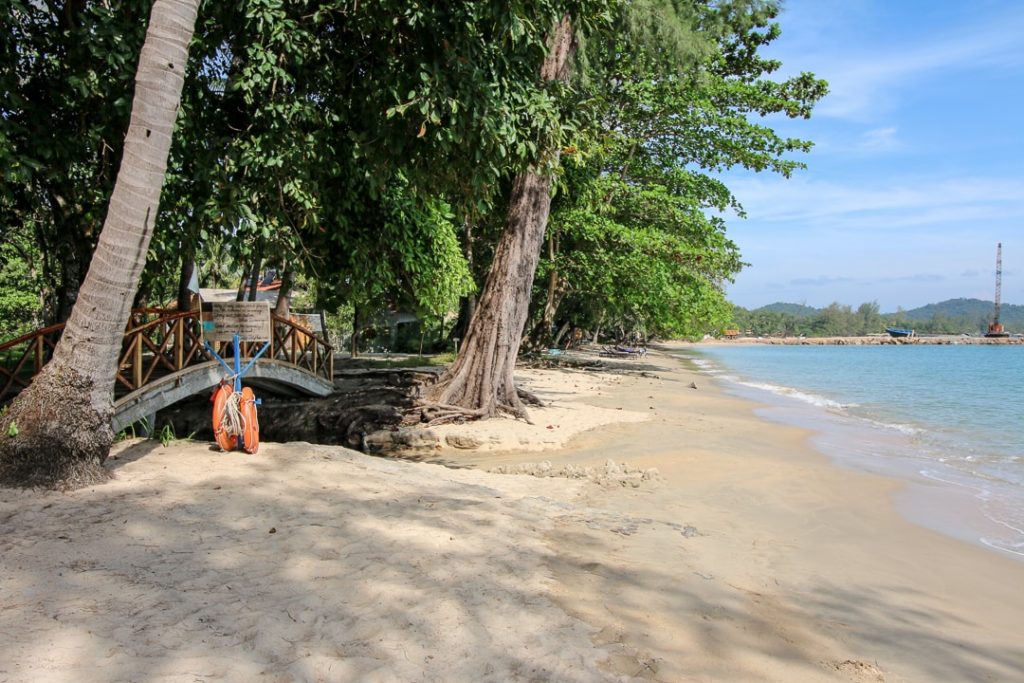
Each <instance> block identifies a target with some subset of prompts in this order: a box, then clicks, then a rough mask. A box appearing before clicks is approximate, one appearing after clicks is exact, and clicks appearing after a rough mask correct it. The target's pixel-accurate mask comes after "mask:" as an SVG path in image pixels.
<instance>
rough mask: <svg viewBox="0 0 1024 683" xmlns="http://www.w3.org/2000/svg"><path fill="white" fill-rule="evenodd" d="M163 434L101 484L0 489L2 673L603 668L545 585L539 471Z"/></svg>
mask: <svg viewBox="0 0 1024 683" xmlns="http://www.w3.org/2000/svg"><path fill="white" fill-rule="evenodd" d="M157 446H158V444H155V445H154V444H151V443H148V442H143V443H140V444H133V445H132V446H130V447H128V448H126V449H124V450H123V451H122V452H121V454H119V456H118V459H117V460H116V461H114V463H113V464H114V465H115V469H116V471H117V472H118V477H117V478H116V479H114V480H112V481H111V482H109V483H107V484H103V485H99V486H95V487H92V488H89V489H83V490H81V491H77V492H73V493H70V494H57V493H42V494H41V493H38V492H20V491H16V492H12V494H13V495H12V496H11V497H9V498H8V499H6V500H4V501H2V502H0V519H2V520H3V523H4V527H5V529H6V531H7V533H6V534H4V536H3V537H2V538H0V550H2V556H0V557H2V560H0V575H2V577H3V594H4V599H3V605H4V609H2V610H0V634H2V635H0V639H2V642H3V648H4V652H5V657H4V660H5V661H6V663H5V664H2V665H0V673H2V674H5V676H10V677H11V679H12V680H31V679H33V678H38V677H39V676H40V675H41V674H42V672H45V671H51V672H57V673H58V675H59V676H61V677H63V678H65V679H67V680H101V679H102V680H140V681H141V680H156V679H161V680H163V679H174V680H177V679H182V680H185V679H187V680H272V681H277V680H474V681H476V680H480V681H505V680H522V681H528V680H530V681H532V680H537V681H543V680H559V681H579V683H584V682H586V681H594V680H605V679H607V676H606V674H604V673H602V672H601V671H600V669H599V668H598V667H597V660H598V659H599V658H600V653H599V652H597V651H595V650H594V649H593V648H592V646H591V644H590V642H589V639H588V629H587V628H586V627H585V626H584V625H582V624H580V623H579V622H576V621H575V620H573V619H571V618H569V617H568V616H567V615H565V614H564V612H562V611H561V610H559V609H557V608H556V607H554V606H553V605H552V604H551V603H550V601H549V599H548V597H547V590H546V588H545V581H546V571H545V562H546V561H547V559H548V556H549V551H548V549H547V547H546V545H545V543H544V541H543V538H542V534H541V533H538V531H537V529H538V527H542V526H543V525H544V524H545V522H544V513H543V505H541V504H540V503H538V502H537V501H536V499H534V498H533V497H532V492H531V491H530V490H529V489H528V488H525V487H524V488H523V489H522V491H520V492H518V493H514V494H512V495H510V494H509V493H507V492H506V491H505V489H504V488H497V489H496V488H490V487H489V486H488V485H486V484H482V483H480V477H481V475H480V474H479V473H465V472H455V471H451V470H444V469H440V468H431V471H430V472H429V477H428V478H427V479H424V478H423V477H418V478H413V479H408V478H407V477H405V476H404V475H405V473H406V472H408V471H409V468H418V469H422V468H424V467H426V466H425V465H415V464H407V463H390V464H388V463H384V464H383V466H381V462H382V461H378V460H374V459H369V458H367V457H366V456H362V455H359V454H353V453H351V452H348V451H343V450H341V449H336V448H329V447H313V446H311V447H309V448H308V449H307V450H306V452H304V453H302V454H301V455H300V454H296V453H295V451H296V448H294V447H286V446H279V445H276V444H271V445H268V448H267V451H268V452H267V453H265V454H261V455H260V456H249V455H245V454H241V453H233V454H219V455H214V454H212V453H209V452H207V451H205V450H204V449H198V448H196V447H195V446H191V447H189V446H186V445H181V444H172V445H171V446H169V447H168V448H166V449H163V448H157ZM143 456H145V457H143ZM214 458H236V459H237V458H244V459H246V462H245V466H244V467H241V468H239V467H232V468H219V467H218V466H217V463H216V461H215V460H213V459H214ZM485 478H486V477H485ZM527 493H530V494H531V495H526V494H527ZM563 648H568V649H567V650H565V651H563Z"/></svg>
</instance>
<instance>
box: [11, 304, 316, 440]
mask: <svg viewBox="0 0 1024 683" xmlns="http://www.w3.org/2000/svg"><path fill="white" fill-rule="evenodd" d="M201 326H202V323H201V321H200V319H199V315H198V311H178V310H167V309H157V308H147V309H138V310H135V311H132V317H131V320H130V321H129V323H128V329H127V330H126V331H125V334H124V342H123V343H122V345H121V356H120V360H119V362H118V368H117V376H116V378H115V385H114V419H113V425H112V426H113V428H114V431H115V432H116V431H120V430H122V429H124V428H125V427H127V426H128V425H130V424H133V423H135V422H138V421H139V420H141V419H142V418H144V417H147V416H149V415H153V414H154V413H156V412H157V411H158V410H160V409H162V408H166V407H167V406H169V405H171V404H173V403H176V402H177V401H180V400H181V399H183V398H185V397H186V396H191V395H192V394H197V393H200V392H202V391H208V390H210V389H212V388H213V387H215V386H216V385H217V383H218V382H220V380H221V379H223V378H224V377H225V374H226V373H225V370H224V367H223V366H221V364H220V363H218V362H217V361H216V360H215V359H214V358H213V357H212V356H211V355H210V354H209V352H208V351H207V350H206V348H205V346H204V345H203V338H202V333H201ZM271 330H272V332H271V339H270V348H269V349H268V350H267V352H266V353H265V354H264V355H263V356H262V357H261V358H260V359H259V360H257V361H256V362H255V363H254V364H253V367H252V369H251V370H250V371H249V373H248V374H246V376H245V382H246V384H252V385H254V386H257V387H261V388H264V389H269V390H271V391H276V392H286V393H301V394H307V395H312V396H326V395H327V394H329V393H331V391H332V390H333V388H334V352H333V349H332V348H331V346H330V345H329V344H328V343H327V341H326V340H325V339H323V338H322V337H319V336H317V335H316V334H314V333H313V332H311V331H310V330H308V329H307V328H305V327H303V326H302V325H300V324H299V323H296V322H295V321H293V320H290V319H288V318H284V317H281V316H278V315H276V314H271ZM63 332H64V324H63V323H61V324H58V325H51V326H50V327H44V328H43V329H41V330H37V331H35V332H31V333H29V334H26V335H23V336H21V337H18V338H17V339H12V340H11V341H8V342H5V343H3V344H0V405H2V404H6V403H7V402H9V401H10V400H12V399H13V398H14V397H15V396H16V395H17V394H18V393H19V392H20V391H21V390H22V389H24V388H25V387H27V386H28V385H29V383H30V382H31V381H32V378H33V377H35V375H36V374H37V373H38V372H39V371H40V370H41V369H42V368H43V366H44V365H45V364H46V363H47V362H48V361H49V360H50V358H51V357H52V356H53V350H54V348H56V346H57V341H58V340H59V339H60V336H61V334H62V333H63ZM263 343H264V342H242V343H241V345H240V357H241V358H251V357H252V356H253V355H255V354H256V352H258V351H259V349H260V348H262V346H263ZM212 346H213V347H214V348H215V349H216V350H217V353H218V354H220V356H221V357H222V358H229V357H231V355H232V353H233V349H232V345H231V343H223V342H214V343H213V344H212ZM243 365H244V363H243Z"/></svg>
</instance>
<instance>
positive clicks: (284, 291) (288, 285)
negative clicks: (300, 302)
mask: <svg viewBox="0 0 1024 683" xmlns="http://www.w3.org/2000/svg"><path fill="white" fill-rule="evenodd" d="M291 310H292V271H291V269H286V270H285V271H284V274H283V275H281V289H279V290H277V304H275V306H274V313H276V314H277V315H279V316H281V317H283V318H287V317H288V315H289V313H291Z"/></svg>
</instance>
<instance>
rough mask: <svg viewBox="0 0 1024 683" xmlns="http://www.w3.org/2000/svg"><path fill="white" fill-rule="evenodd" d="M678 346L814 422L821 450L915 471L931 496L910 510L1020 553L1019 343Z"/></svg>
mask: <svg viewBox="0 0 1024 683" xmlns="http://www.w3.org/2000/svg"><path fill="white" fill-rule="evenodd" d="M685 355H686V356H688V357H690V358H692V359H694V360H695V362H696V363H697V364H698V365H699V366H700V367H701V368H702V369H703V370H704V371H705V372H708V373H710V374H712V375H715V376H718V377H719V378H720V379H722V380H724V381H725V382H726V385H727V386H729V387H732V389H733V391H734V392H736V393H740V394H743V395H745V396H747V397H748V398H754V399H756V400H759V401H761V402H762V403H766V404H767V405H768V406H770V408H769V409H768V414H767V415H766V416H767V417H771V418H773V419H778V420H780V421H784V422H789V423H793V424H799V425H801V426H806V427H810V428H811V429H813V430H814V431H815V432H816V433H817V436H816V437H815V439H814V442H815V445H816V446H818V447H819V448H820V449H821V450H823V451H825V452H826V453H827V454H828V455H830V456H833V457H835V458H836V459H838V460H840V461H842V462H844V463H846V464H850V465H852V466H855V467H859V468H862V469H867V470H870V471H876V472H880V473H884V474H889V475H895V476H898V477H901V478H905V479H907V480H909V481H911V482H912V483H915V482H916V484H917V489H918V491H919V493H922V492H923V494H924V495H930V496H931V500H930V502H929V503H928V504H927V505H924V506H918V508H919V509H918V513H917V514H916V515H915V514H911V516H912V517H915V521H920V522H922V523H925V524H928V525H930V526H933V527H935V528H937V529H939V530H941V531H946V532H948V533H951V534H952V535H956V536H969V537H971V538H970V540H974V541H978V542H981V543H983V544H985V545H987V546H989V547H992V548H994V549H997V550H1000V551H1003V552H1007V553H1013V554H1014V555H1017V556H1019V557H1020V558H1024V346H970V345H956V346H953V345H951V346H925V345H913V346H912V345H901V346H774V345H751V346H740V345H735V346H732V345H730V346H726V345H707V346H700V347H697V348H696V349H695V350H694V351H693V352H687V353H686V354H685ZM964 504H966V505H967V506H968V507H969V508H970V509H964V507H963V506H964ZM924 508H927V510H928V512H927V513H922V512H921V510H922V509H924ZM928 517H930V519H929V518H928Z"/></svg>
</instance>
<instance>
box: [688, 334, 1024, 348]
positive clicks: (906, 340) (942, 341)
mask: <svg viewBox="0 0 1024 683" xmlns="http://www.w3.org/2000/svg"><path fill="white" fill-rule="evenodd" d="M669 343H670V344H687V345H691V346H698V345H700V344H733V345H744V344H769V345H772V344H774V345H777V346H778V345H781V346H900V345H910V346H914V345H918V346H929V345H932V346H950V345H952V346H958V345H963V346H1020V345H1024V336H1020V335H1017V336H1013V337H978V336H970V337H969V336H964V335H957V334H930V335H923V336H914V337H889V336H886V335H871V336H866V337H737V338H736V339H715V338H708V339H703V340H701V341H697V342H675V341H673V342H669Z"/></svg>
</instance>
